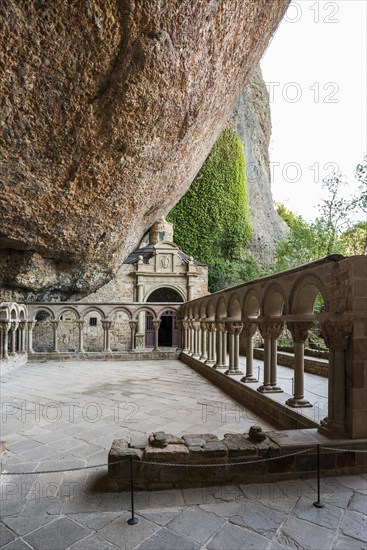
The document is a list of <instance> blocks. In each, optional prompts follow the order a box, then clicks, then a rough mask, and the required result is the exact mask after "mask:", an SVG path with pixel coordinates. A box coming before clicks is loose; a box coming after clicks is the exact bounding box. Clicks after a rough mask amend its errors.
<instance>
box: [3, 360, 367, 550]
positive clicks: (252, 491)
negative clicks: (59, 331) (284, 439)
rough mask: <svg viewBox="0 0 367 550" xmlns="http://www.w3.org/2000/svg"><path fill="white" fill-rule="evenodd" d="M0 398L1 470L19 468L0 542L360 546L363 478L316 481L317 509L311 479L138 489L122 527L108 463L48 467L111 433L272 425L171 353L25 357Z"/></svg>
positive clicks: (102, 448)
mask: <svg viewBox="0 0 367 550" xmlns="http://www.w3.org/2000/svg"><path fill="white" fill-rule="evenodd" d="M288 371H289V369H288ZM289 376H291V375H289ZM325 382H326V381H325ZM316 383H317V380H316V381H315V384H316ZM1 400H2V434H1V439H2V440H5V441H7V445H8V450H7V451H6V452H4V453H3V454H2V468H3V472H5V473H8V474H15V472H22V474H21V475H3V476H2V477H1V490H2V494H1V507H2V521H1V524H0V528H1V548H6V549H8V550H17V549H20V550H23V549H24V550H25V549H28V550H29V548H33V549H36V550H37V549H40V550H62V549H68V548H70V549H71V548H72V549H73V550H78V549H79V550H82V549H84V550H105V549H106V550H107V549H116V548H123V549H126V550H130V549H131V550H132V549H134V548H140V549H141V550H143V549H146V550H149V549H157V550H164V549H168V550H181V549H206V548H207V549H208V550H209V549H210V550H214V549H218V550H219V549H220V550H226V549H228V550H235V549H237V548H238V549H247V548H254V549H269V550H270V549H274V550H276V549H282V548H295V549H302V548H314V549H319V548H320V549H321V548H329V549H334V548H340V549H341V548H344V549H352V548H363V549H365V547H366V542H367V538H366V524H365V520H366V498H367V497H366V495H367V476H365V475H363V476H348V477H338V478H328V479H326V480H323V482H322V491H323V498H324V500H325V503H326V506H325V508H323V509H317V508H315V507H314V506H313V505H312V502H313V501H314V500H315V480H307V481H282V482H278V483H275V484H269V483H268V484H252V485H240V486H235V487H212V488H203V489H184V490H174V491H160V492H157V491H151V492H149V493H148V492H140V493H137V495H136V502H135V506H136V515H137V517H138V518H139V523H138V524H137V525H135V526H129V525H128V524H127V523H126V522H127V520H128V519H129V517H130V512H129V511H128V510H129V509H130V497H129V494H127V493H108V492H107V490H106V472H107V468H106V467H101V468H98V469H94V470H93V469H82V470H75V471H69V472H60V471H55V470H68V469H69V470H70V469H72V468H85V466H94V465H100V464H105V463H106V462H107V454H108V449H109V448H110V445H111V442H112V439H113V438H115V437H123V436H126V437H128V436H129V435H134V434H141V433H149V432H151V431H154V430H160V429H162V430H164V431H166V432H167V433H173V434H183V433H202V432H211V433H215V434H216V435H218V436H222V435H223V434H224V433H226V432H231V431H236V432H238V431H243V432H247V431H248V429H249V427H250V426H251V425H252V424H254V423H256V424H259V423H260V424H261V425H262V426H263V428H264V429H270V428H271V426H270V425H269V424H267V423H264V422H261V421H260V420H259V419H258V418H257V417H256V416H255V415H254V414H253V413H251V412H249V411H246V409H244V408H243V407H240V406H239V405H237V404H236V403H235V402H234V401H232V400H231V399H230V398H229V397H228V396H226V395H225V394H224V393H223V392H221V391H220V390H219V389H218V388H216V387H214V386H212V385H210V384H209V383H208V382H207V381H206V380H204V379H203V378H202V377H200V375H198V374H197V373H195V372H193V371H192V370H191V369H190V368H189V367H187V366H186V365H184V364H182V363H180V362H179V361H165V362H158V361H145V362H141V363H140V362H124V363H116V362H104V361H103V362H101V361H99V362H68V363H58V362H49V363H36V364H29V365H25V366H21V367H18V368H17V369H15V370H13V371H11V372H9V373H8V374H5V375H4V376H3V378H2V385H1ZM35 470H37V471H39V470H47V471H49V470H52V471H53V473H47V474H33V475H29V474H28V475H27V474H26V473H24V472H33V471H35Z"/></svg>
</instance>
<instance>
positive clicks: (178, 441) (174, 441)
mask: <svg viewBox="0 0 367 550" xmlns="http://www.w3.org/2000/svg"><path fill="white" fill-rule="evenodd" d="M166 435H167V444H168V445H182V444H183V443H184V441H183V439H182V437H178V435H172V434H166Z"/></svg>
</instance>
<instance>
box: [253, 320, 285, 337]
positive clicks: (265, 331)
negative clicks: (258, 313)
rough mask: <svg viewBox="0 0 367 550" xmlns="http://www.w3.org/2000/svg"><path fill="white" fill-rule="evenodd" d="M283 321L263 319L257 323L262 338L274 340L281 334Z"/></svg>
mask: <svg viewBox="0 0 367 550" xmlns="http://www.w3.org/2000/svg"><path fill="white" fill-rule="evenodd" d="M283 328H284V321H282V320H281V319H263V320H262V321H260V323H259V330H260V334H261V336H262V337H263V338H264V339H271V340H276V339H277V338H279V336H280V335H281V334H282V330H283Z"/></svg>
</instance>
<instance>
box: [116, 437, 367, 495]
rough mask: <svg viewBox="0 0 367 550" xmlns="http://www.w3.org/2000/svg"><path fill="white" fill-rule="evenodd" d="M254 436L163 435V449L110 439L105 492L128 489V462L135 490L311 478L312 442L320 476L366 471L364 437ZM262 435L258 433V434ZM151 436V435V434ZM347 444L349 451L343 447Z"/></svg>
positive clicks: (313, 463) (313, 467) (314, 468)
mask: <svg viewBox="0 0 367 550" xmlns="http://www.w3.org/2000/svg"><path fill="white" fill-rule="evenodd" d="M260 431H261V429H260V428H256V429H255V430H254V433H255V434H257V439H262V441H257V440H254V439H256V438H254V437H251V430H250V433H249V434H244V433H228V434H225V435H224V438H223V439H221V440H220V439H219V438H218V437H217V436H215V435H213V434H187V435H183V436H182V437H181V438H179V437H174V436H172V435H168V434H167V436H166V437H167V445H166V446H165V447H163V448H157V447H154V446H153V445H151V444H147V445H146V446H145V447H144V448H142V447H141V445H138V446H137V447H135V446H134V444H129V443H128V442H127V441H125V440H121V439H115V440H114V441H113V443H112V447H111V450H110V453H109V458H108V486H109V490H110V491H125V490H128V489H130V467H131V461H133V468H134V488H135V489H140V490H156V489H173V488H189V487H204V486H212V485H224V484H226V485H231V484H233V485H235V484H238V483H254V482H273V481H279V480H282V479H285V480H286V479H293V478H307V477H315V475H316V471H317V444H320V445H321V469H322V475H323V476H325V475H327V476H330V475H346V474H348V475H349V474H356V473H359V474H360V473H363V472H366V471H367V453H360V452H359V453H358V452H355V451H361V450H362V451H365V450H366V441H365V440H354V441H350V440H340V441H335V440H333V441H332V443H331V444H330V440H328V439H327V438H326V437H324V436H322V435H321V434H319V433H318V432H317V430H315V429H313V430H312V429H311V430H304V431H303V432H302V433H300V432H299V431H297V430H288V431H281V432H279V431H271V432H266V433H264V432H262V433H261V434H260ZM260 435H261V436H262V437H259V436H260ZM150 440H151V439H150ZM346 449H348V450H346Z"/></svg>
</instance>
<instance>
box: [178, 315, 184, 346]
mask: <svg viewBox="0 0 367 550" xmlns="http://www.w3.org/2000/svg"><path fill="white" fill-rule="evenodd" d="M176 325H177V328H178V346H177V348H176V351H183V346H184V344H183V341H184V339H183V322H182V319H176Z"/></svg>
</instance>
